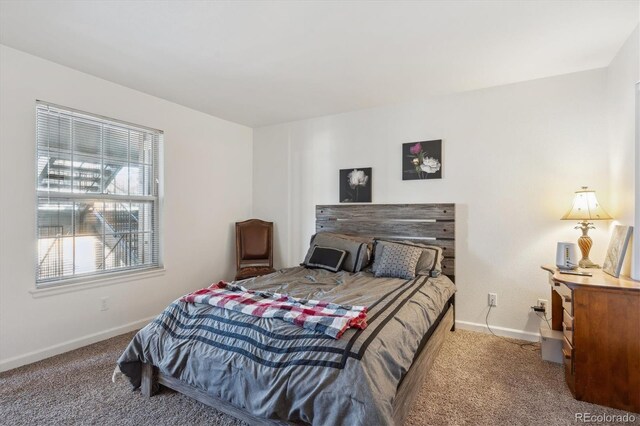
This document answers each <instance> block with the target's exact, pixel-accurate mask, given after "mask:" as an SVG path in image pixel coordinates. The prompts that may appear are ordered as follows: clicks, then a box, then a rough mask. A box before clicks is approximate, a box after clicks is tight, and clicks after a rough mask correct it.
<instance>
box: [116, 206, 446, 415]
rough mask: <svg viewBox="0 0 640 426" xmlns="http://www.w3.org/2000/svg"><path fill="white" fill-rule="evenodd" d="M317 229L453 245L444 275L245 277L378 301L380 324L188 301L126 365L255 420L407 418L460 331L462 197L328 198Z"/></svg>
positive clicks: (135, 379) (148, 334)
mask: <svg viewBox="0 0 640 426" xmlns="http://www.w3.org/2000/svg"><path fill="white" fill-rule="evenodd" d="M316 230H317V231H318V232H325V231H327V232H335V233H341V234H349V235H367V236H371V235H373V236H376V237H378V238H384V239H386V240H391V241H393V240H413V241H422V242H425V241H426V242H428V243H429V244H431V245H437V246H440V247H442V249H443V254H444V256H445V258H444V260H443V262H442V271H443V274H442V275H441V276H439V277H430V276H418V277H416V278H415V279H406V280H405V279H401V278H375V277H374V276H373V275H372V274H371V273H370V272H367V271H362V272H358V273H349V272H345V271H340V272H337V273H334V272H329V271H325V270H318V269H307V268H305V267H302V266H301V267H294V268H287V269H283V270H280V271H277V272H275V273H273V274H270V275H267V276H263V277H257V278H253V279H250V280H244V281H242V282H240V284H242V285H243V286H244V287H246V288H248V289H251V290H259V291H276V292H280V293H286V294H289V295H291V296H293V297H302V298H316V299H320V300H326V301H330V302H333V303H340V304H361V305H364V306H368V307H369V312H368V320H367V322H368V327H367V328H366V329H364V330H355V329H350V330H348V331H347V332H345V334H344V335H343V336H342V338H340V339H337V340H336V339H333V338H329V337H327V336H322V335H318V333H314V332H309V330H306V329H303V328H300V327H296V326H294V325H291V324H288V323H285V322H282V321H279V320H274V319H271V318H259V317H251V316H247V315H244V314H242V313H239V312H233V311H229V310H224V309H221V308H217V307H214V306H209V305H198V304H185V303H184V302H179V301H176V302H174V303H172V304H171V305H170V306H169V307H167V309H166V310H165V311H164V312H163V313H162V314H161V315H160V316H159V317H158V318H157V319H156V320H155V321H153V322H152V323H151V324H149V325H148V326H147V327H145V328H144V329H142V330H141V331H140V332H139V333H138V334H137V335H136V336H135V337H134V339H133V340H132V342H131V343H130V345H129V346H128V347H127V349H126V350H125V352H124V353H123V355H122V356H121V358H120V360H119V361H118V365H119V367H120V369H121V370H122V371H123V372H124V373H125V374H126V375H127V376H128V377H129V379H130V381H131V382H132V384H133V385H134V387H139V388H140V389H141V391H142V394H143V395H145V396H147V397H151V396H152V395H153V394H154V393H156V392H157V391H158V389H159V387H160V386H165V387H168V388H171V389H173V390H176V391H178V392H181V393H183V394H185V395H188V396H190V397H193V398H195V399H197V400H198V401H200V402H202V403H205V404H207V405H211V406H213V407H215V408H217V409H218V410H220V411H222V412H225V413H227V414H230V415H232V416H234V417H236V418H239V419H241V420H244V421H246V422H248V423H249V424H252V425H253V424H264V425H274V424H280V425H282V424H309V423H310V424H320V425H324V424H327V425H328V424H397V425H400V424H403V422H404V419H405V416H406V415H407V413H408V412H409V410H410V408H411V405H412V403H413V401H414V399H415V397H416V396H417V392H418V391H419V389H420V386H421V385H422V382H423V381H424V377H425V376H426V374H427V372H428V369H429V367H430V366H431V364H432V363H433V360H434V358H435V357H436V355H437V353H438V351H439V349H440V346H441V345H442V342H443V341H444V339H445V337H446V334H447V333H448V332H449V331H450V330H453V329H454V307H455V303H454V301H455V285H454V284H453V280H454V276H455V263H454V256H455V244H454V230H455V206H454V205H453V204H404V205H367V206H358V205H337V206H317V207H316Z"/></svg>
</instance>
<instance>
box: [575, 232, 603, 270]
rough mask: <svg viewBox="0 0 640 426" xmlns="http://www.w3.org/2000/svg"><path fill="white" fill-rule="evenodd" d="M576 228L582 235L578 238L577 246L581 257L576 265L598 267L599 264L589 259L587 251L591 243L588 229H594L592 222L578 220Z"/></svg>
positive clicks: (589, 249)
mask: <svg viewBox="0 0 640 426" xmlns="http://www.w3.org/2000/svg"><path fill="white" fill-rule="evenodd" d="M576 228H577V229H580V230H581V231H582V236H581V237H580V238H578V247H580V251H581V252H582V259H580V262H579V263H578V265H579V266H580V267H581V268H599V267H600V266H599V265H596V264H595V263H593V262H592V261H591V259H589V252H590V251H591V246H592V245H593V240H592V239H591V237H590V236H589V229H594V227H593V224H592V223H589V222H587V221H583V222H580V224H579V225H578V226H576Z"/></svg>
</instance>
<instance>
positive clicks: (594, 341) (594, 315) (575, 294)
mask: <svg viewBox="0 0 640 426" xmlns="http://www.w3.org/2000/svg"><path fill="white" fill-rule="evenodd" d="M542 269H544V270H546V271H548V272H549V283H550V284H551V312H552V324H551V325H552V328H553V329H554V330H562V331H563V333H564V340H563V349H562V352H563V355H564V371H565V378H566V380H567V385H568V386H569V389H571V393H573V396H574V397H575V398H576V399H578V400H580V401H587V402H592V403H594V404H600V405H606V406H608V407H614V408H619V409H622V410H627V411H634V412H636V413H640V281H634V280H631V279H630V278H626V277H620V278H614V277H612V276H610V275H607V274H605V273H604V272H602V270H601V269H585V271H588V272H591V273H592V274H593V276H592V277H581V276H577V275H567V274H560V273H558V272H556V271H557V268H556V267H555V266H543V267H542Z"/></svg>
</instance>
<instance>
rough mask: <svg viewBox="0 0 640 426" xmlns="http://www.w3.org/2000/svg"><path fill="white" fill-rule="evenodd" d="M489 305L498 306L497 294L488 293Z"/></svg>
mask: <svg viewBox="0 0 640 426" xmlns="http://www.w3.org/2000/svg"><path fill="white" fill-rule="evenodd" d="M489 306H498V294H497V293H489Z"/></svg>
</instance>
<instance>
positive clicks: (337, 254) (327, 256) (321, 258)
mask: <svg viewBox="0 0 640 426" xmlns="http://www.w3.org/2000/svg"><path fill="white" fill-rule="evenodd" d="M346 257H347V252H346V251H345V250H340V249H336V248H332V247H321V246H313V247H312V249H311V256H309V260H308V261H305V263H304V266H306V267H307V268H319V269H326V270H327V271H331V272H338V271H339V270H340V268H341V267H342V264H343V263H344V259H345V258H346Z"/></svg>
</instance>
